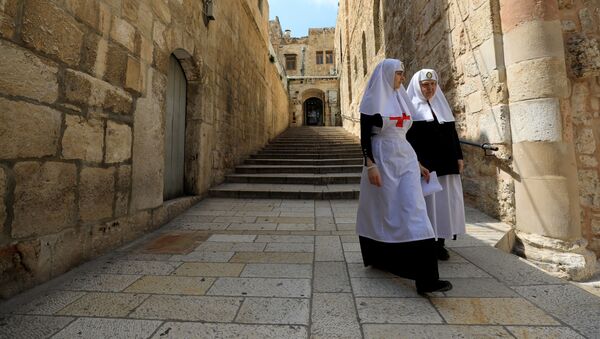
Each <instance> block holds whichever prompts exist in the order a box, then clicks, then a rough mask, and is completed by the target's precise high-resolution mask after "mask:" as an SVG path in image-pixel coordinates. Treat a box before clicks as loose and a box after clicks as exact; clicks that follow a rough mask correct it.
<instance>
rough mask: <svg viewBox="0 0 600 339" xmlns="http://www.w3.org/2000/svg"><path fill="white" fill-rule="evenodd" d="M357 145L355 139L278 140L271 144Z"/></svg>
mask: <svg viewBox="0 0 600 339" xmlns="http://www.w3.org/2000/svg"><path fill="white" fill-rule="evenodd" d="M328 142H329V143H340V142H347V143H358V142H359V139H355V138H294V139H289V138H278V139H275V140H273V141H272V143H288V144H289V143H328Z"/></svg>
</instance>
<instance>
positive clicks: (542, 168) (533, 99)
mask: <svg viewBox="0 0 600 339" xmlns="http://www.w3.org/2000/svg"><path fill="white" fill-rule="evenodd" d="M500 6H501V23H502V30H503V37H504V51H505V63H506V70H507V83H508V91H509V95H510V97H509V104H510V124H511V132H512V142H513V157H514V158H513V159H514V160H513V161H514V162H513V165H514V169H515V172H516V173H517V174H518V176H517V178H516V180H515V210H516V235H517V239H518V240H517V245H516V246H515V248H514V249H513V250H514V251H515V252H516V253H517V254H520V255H522V256H524V257H526V258H527V259H529V260H530V261H532V262H533V263H535V264H537V265H539V266H540V267H542V268H544V269H545V270H547V271H549V272H551V273H552V274H554V275H557V276H560V277H563V278H567V279H573V280H581V279H585V278H587V277H590V276H591V275H592V274H593V272H594V267H595V261H596V258H595V255H594V254H593V253H591V252H589V251H587V250H586V246H587V242H586V241H585V240H584V239H583V238H582V236H581V225H580V207H579V194H578V189H577V168H576V162H575V152H574V145H573V141H572V140H570V137H569V133H566V132H567V131H566V128H568V126H569V125H568V124H565V123H564V122H566V121H568V120H567V119H570V118H567V117H564V116H563V115H564V114H562V113H561V102H562V101H564V100H565V99H566V98H567V97H568V94H569V93H568V88H569V87H568V81H569V80H568V78H567V72H566V63H565V53H564V43H563V39H562V30H561V22H560V20H559V11H558V1H557V0H547V1H539V0H500ZM563 129H565V130H563Z"/></svg>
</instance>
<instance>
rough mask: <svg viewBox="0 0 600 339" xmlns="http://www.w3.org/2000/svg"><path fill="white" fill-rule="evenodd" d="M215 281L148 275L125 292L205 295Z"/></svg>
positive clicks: (199, 278)
mask: <svg viewBox="0 0 600 339" xmlns="http://www.w3.org/2000/svg"><path fill="white" fill-rule="evenodd" d="M214 281H215V279H214V278H203V277H180V276H152V275H149V276H148V275H147V276H144V277H142V278H140V279H139V280H137V281H136V282H135V283H133V284H132V285H131V286H129V287H127V289H126V290H125V291H124V292H128V293H154V294H185V295H203V294H205V293H206V291H207V290H208V289H209V288H210V286H211V285H212V284H213V282H214Z"/></svg>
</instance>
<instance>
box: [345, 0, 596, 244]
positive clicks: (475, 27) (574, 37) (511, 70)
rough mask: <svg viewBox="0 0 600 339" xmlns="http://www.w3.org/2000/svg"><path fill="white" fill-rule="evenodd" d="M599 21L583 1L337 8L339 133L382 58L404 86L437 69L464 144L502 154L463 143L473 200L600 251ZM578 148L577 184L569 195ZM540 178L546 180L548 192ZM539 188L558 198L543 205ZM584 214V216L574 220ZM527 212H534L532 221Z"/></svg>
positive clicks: (368, 1)
mask: <svg viewBox="0 0 600 339" xmlns="http://www.w3.org/2000/svg"><path fill="white" fill-rule="evenodd" d="M358 8H360V9H361V10H360V11H359V10H357V9H358ZM377 18H379V19H377ZM557 20H558V21H557ZM599 20H600V4H598V2H597V1H585V0H556V1H554V0H553V1H548V2H539V1H538V2H536V1H496V0H469V1H466V0H460V1H459V0H444V1H433V0H431V1H429V0H424V1H413V2H403V3H400V2H395V1H381V0H362V1H344V0H342V1H340V8H339V12H338V20H337V31H336V38H335V41H336V50H337V56H336V57H337V62H338V64H339V65H340V66H339V69H340V70H341V77H340V91H341V98H340V99H341V110H342V116H343V124H344V127H345V128H347V129H348V130H350V131H352V132H353V133H355V134H358V111H357V108H358V104H359V103H360V99H361V97H362V91H363V89H364V87H365V83H366V81H367V79H368V77H369V75H370V72H371V71H372V68H373V67H374V66H375V65H376V64H377V62H378V61H379V60H380V59H382V58H384V57H391V58H398V59H400V60H402V61H404V62H405V65H406V66H407V72H406V73H407V77H408V78H409V79H410V77H411V76H412V75H413V74H414V72H415V71H417V70H418V69H420V68H425V67H430V68H434V69H436V70H438V72H439V73H440V75H441V78H442V80H441V85H442V87H443V89H444V91H445V93H446V96H447V97H448V99H449V101H450V103H451V105H452V106H453V111H454V114H455V117H456V120H457V126H458V129H459V136H460V137H461V138H462V139H465V140H468V141H473V142H477V143H483V142H487V143H491V144H493V145H495V146H497V147H499V148H500V150H499V151H498V152H496V153H495V156H493V157H484V156H483V151H482V150H479V149H474V148H470V147H468V146H463V151H464V153H465V156H466V169H465V173H464V176H463V186H464V189H465V195H466V198H467V200H469V201H470V203H472V204H474V205H475V206H477V207H478V208H480V209H482V210H484V211H486V212H487V213H489V214H491V215H494V216H497V217H499V218H501V219H502V220H504V221H507V222H510V223H515V222H516V221H517V220H516V219H517V216H516V214H517V213H516V209H517V208H520V211H521V213H522V214H521V215H522V217H521V220H523V221H524V222H522V223H521V224H522V227H523V228H524V231H526V232H531V233H536V234H542V235H545V236H550V237H556V238H560V239H576V238H577V237H578V234H582V235H583V237H584V238H585V239H586V240H587V241H588V243H589V245H588V248H589V249H592V250H594V251H595V252H596V254H599V253H600V242H599V240H598V232H599V231H600V222H599V221H598V219H599V217H600V213H599V211H600V209H599V205H598V203H599V202H598V201H599V200H600V199H599V195H600V179H599V175H600V174H599V169H598V162H599V158H598V155H599V152H600V151H599V150H598V147H597V145H598V142H600V139H599V138H600V137H599V132H598V131H600V125H599V122H598V121H599V119H600V113H599V112H600V104H599V102H600V99H599V94H598V93H599V91H600V80H599V77H598V76H599V74H600V52H599V50H600V47H599V33H600V32H599V29H600V23H599ZM377 21H379V22H377ZM557 22H558V24H557ZM561 27H562V37H561V36H560V34H561ZM377 29H381V30H382V31H381V34H382V38H380V39H381V41H380V42H379V43H378V42H377V32H378V30H377ZM363 36H364V37H365V39H364V40H366V44H363V43H362V40H363ZM524 37H526V38H524ZM536 37H537V38H536ZM553 37H556V38H553ZM561 38H562V39H561ZM364 45H366V50H365V49H364V48H363V46H364ZM378 45H379V46H382V47H381V49H377V46H378ZM507 65H508V66H507ZM565 69H566V71H565ZM509 93H510V95H509ZM515 145H516V146H515ZM573 145H574V148H575V150H574V152H575V158H576V159H574V160H573V163H575V164H576V169H574V170H573V172H574V173H575V172H576V176H577V177H578V180H579V181H578V182H579V187H571V186H573V185H567V188H564V187H563V186H564V183H562V182H563V181H564V182H567V181H568V180H570V175H571V174H569V173H571V170H570V169H567V167H569V168H570V167H573V166H571V151H570V149H572V148H573ZM515 147H517V148H516V149H515ZM534 149H537V151H534ZM515 152H516V153H515ZM531 152H533V153H531ZM544 152H550V153H548V154H546V153H544ZM557 152H558V153H557ZM551 153H552V154H554V155H552V154H551ZM559 153H560V154H563V153H564V157H562V156H557V155H556V154H559ZM527 154H529V155H527ZM544 154H546V155H547V156H545V155H544ZM561 157H562V158H561ZM554 158H556V161H559V160H558V159H559V158H560V159H562V161H563V164H562V165H561V164H559V163H558V162H556V161H555V160H552V161H551V160H550V159H554ZM552 173H557V174H556V178H558V177H560V180H559V179H556V180H554V179H552V175H554V174H552ZM538 179H544V180H546V181H547V182H546V181H544V184H543V185H542V186H544V185H545V186H544V187H542V186H540V185H541V184H540V183H541V182H542V181H539V180H538ZM553 180H554V181H553ZM559 181H560V182H561V184H559ZM515 183H518V184H519V185H520V186H519V187H521V192H526V191H529V192H530V193H535V194H540V196H539V197H535V198H531V197H529V198H527V197H526V195H527V193H524V194H521V197H522V199H521V200H519V201H516V200H515V199H516V198H515V191H516V188H515ZM553 185H554V186H553ZM561 185H563V186H561ZM538 186H539V187H538ZM559 187H563V188H559ZM561 190H562V191H563V194H562V198H561V194H559V193H557V192H561ZM543 191H547V192H553V193H552V194H551V195H552V197H550V196H549V195H548V199H549V200H548V201H546V202H547V203H546V202H543V201H542V200H544V199H545V198H543V197H544V196H545V195H544V194H541V193H540V192H543ZM555 193H556V194H555ZM557 194H558V195H557ZM572 197H578V198H579V206H575V205H577V203H573V202H572V201H571V200H576V198H573V199H572ZM542 198H543V199H542ZM531 199H533V200H531ZM565 199H566V200H569V201H565ZM530 200H531V201H530ZM550 200H552V201H550ZM536 201H537V202H536ZM519 204H520V205H519ZM531 204H533V205H536V204H541V205H540V207H543V206H542V205H544V206H546V207H544V208H545V209H547V208H550V207H549V206H551V205H552V204H557V205H556V206H558V205H560V206H562V207H561V208H556V209H555V208H550V209H552V210H556V211H560V210H562V209H563V208H566V209H567V211H565V212H564V213H562V212H560V213H559V212H552V213H558V214H560V215H561V216H560V218H561V222H556V220H554V221H553V220H550V219H552V218H550V219H549V216H550V215H554V214H552V213H549V214H547V213H546V212H551V211H545V212H543V213H540V210H538V211H537V212H536V211H533V212H532V210H533V209H535V208H533V207H532V206H533V205H532V206H530V205H531ZM517 205H519V206H517ZM552 206H554V205H552ZM579 208H580V210H581V213H580V214H581V217H580V218H579V217H575V216H574V211H576V210H578V209H579ZM528 211H529V212H528ZM527 213H533V214H537V216H536V218H537V221H532V220H531V219H530V218H529V217H527V216H526V215H527ZM577 213H578V212H575V214H577ZM558 214H556V216H558ZM544 215H546V216H544ZM563 217H564V218H563ZM562 219H564V220H562ZM579 219H580V221H579ZM572 223H575V224H579V223H580V224H581V227H580V229H579V227H573V226H572V225H571V224H572ZM550 224H552V225H550Z"/></svg>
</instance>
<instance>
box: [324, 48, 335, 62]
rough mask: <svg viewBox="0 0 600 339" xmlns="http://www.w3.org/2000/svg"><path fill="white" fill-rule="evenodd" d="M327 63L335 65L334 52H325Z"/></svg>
mask: <svg viewBox="0 0 600 339" xmlns="http://www.w3.org/2000/svg"><path fill="white" fill-rule="evenodd" d="M325 63H326V64H333V51H326V52H325Z"/></svg>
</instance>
